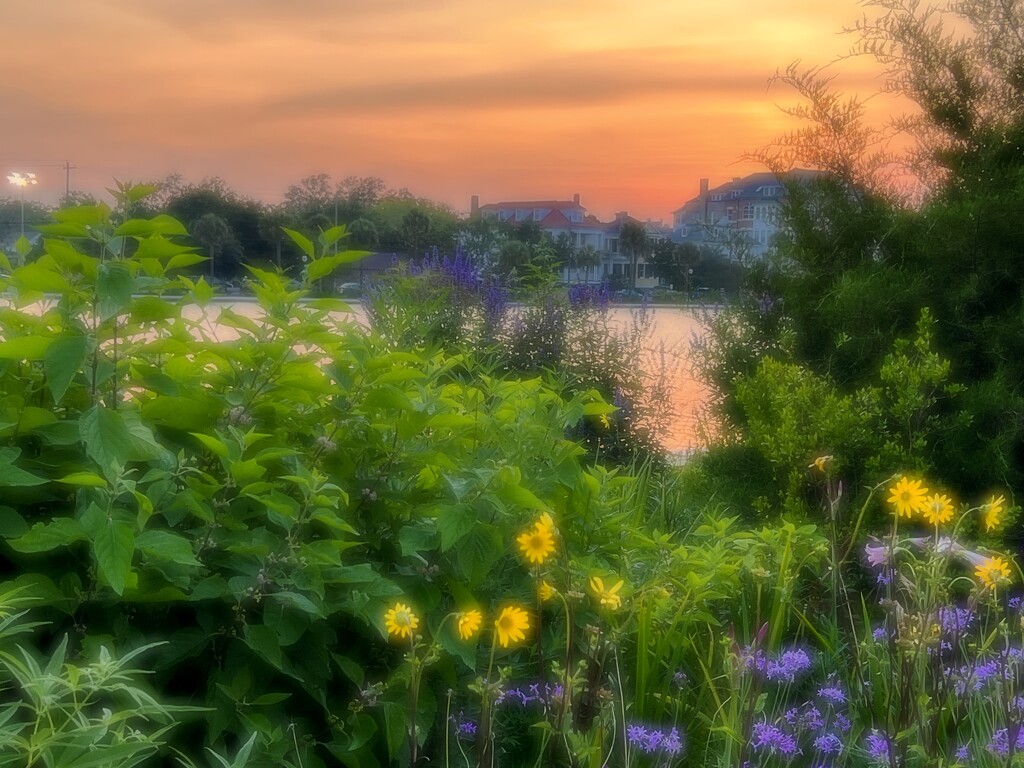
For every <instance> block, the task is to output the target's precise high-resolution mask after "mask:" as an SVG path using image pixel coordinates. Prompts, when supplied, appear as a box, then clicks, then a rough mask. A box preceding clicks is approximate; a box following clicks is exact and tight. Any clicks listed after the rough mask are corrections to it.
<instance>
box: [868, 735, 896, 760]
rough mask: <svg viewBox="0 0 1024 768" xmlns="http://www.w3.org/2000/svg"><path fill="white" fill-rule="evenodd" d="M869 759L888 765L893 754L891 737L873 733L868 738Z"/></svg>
mask: <svg viewBox="0 0 1024 768" xmlns="http://www.w3.org/2000/svg"><path fill="white" fill-rule="evenodd" d="M867 748H868V757H869V758H871V759H872V760H878V761H880V762H884V763H888V762H889V758H890V755H891V753H892V744H891V743H890V742H889V737H888V736H885V735H884V734H881V733H879V732H878V731H871V733H870V734H868V738H867Z"/></svg>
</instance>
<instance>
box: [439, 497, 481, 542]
mask: <svg viewBox="0 0 1024 768" xmlns="http://www.w3.org/2000/svg"><path fill="white" fill-rule="evenodd" d="M476 521H477V515H476V513H475V512H473V510H471V509H470V508H469V507H466V506H463V505H461V504H445V505H441V506H439V507H438V508H437V530H439V531H440V532H441V551H442V552H447V551H448V550H449V549H451V548H452V547H453V546H454V545H455V544H456V543H457V542H458V541H459V539H461V538H462V537H463V536H465V535H466V534H467V533H469V532H470V531H471V530H473V526H474V525H476Z"/></svg>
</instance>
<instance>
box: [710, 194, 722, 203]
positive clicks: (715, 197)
mask: <svg viewBox="0 0 1024 768" xmlns="http://www.w3.org/2000/svg"><path fill="white" fill-rule="evenodd" d="M721 200H722V193H721V192H716V193H715V194H713V195H712V196H711V202H713V203H718V202H721Z"/></svg>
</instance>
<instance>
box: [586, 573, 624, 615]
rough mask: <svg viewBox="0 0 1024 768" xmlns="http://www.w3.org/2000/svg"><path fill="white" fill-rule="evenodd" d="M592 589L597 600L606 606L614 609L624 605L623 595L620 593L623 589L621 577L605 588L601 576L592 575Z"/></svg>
mask: <svg viewBox="0 0 1024 768" xmlns="http://www.w3.org/2000/svg"><path fill="white" fill-rule="evenodd" d="M590 589H591V590H592V591H593V593H594V596H595V597H597V601H598V602H599V603H600V604H601V605H603V606H604V607H605V608H611V609H612V610H613V611H614V610H615V609H617V608H620V607H621V606H622V596H621V595H619V590H620V589H622V579H619V580H618V581H617V582H615V584H614V585H612V586H611V587H607V588H605V586H604V581H603V580H602V579H601V577H600V576H591V577H590Z"/></svg>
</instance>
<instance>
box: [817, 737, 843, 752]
mask: <svg viewBox="0 0 1024 768" xmlns="http://www.w3.org/2000/svg"><path fill="white" fill-rule="evenodd" d="M814 748H815V749H816V750H817V751H818V752H820V753H821V754H823V755H838V754H839V753H840V752H842V751H843V741H842V739H840V738H839V737H838V736H836V735H835V734H834V733H823V734H822V735H821V736H819V737H818V738H816V739H815V740H814Z"/></svg>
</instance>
